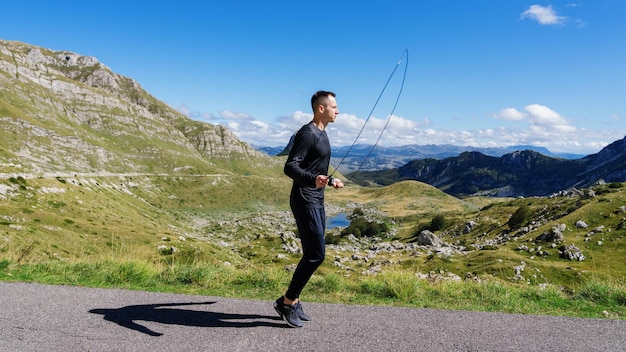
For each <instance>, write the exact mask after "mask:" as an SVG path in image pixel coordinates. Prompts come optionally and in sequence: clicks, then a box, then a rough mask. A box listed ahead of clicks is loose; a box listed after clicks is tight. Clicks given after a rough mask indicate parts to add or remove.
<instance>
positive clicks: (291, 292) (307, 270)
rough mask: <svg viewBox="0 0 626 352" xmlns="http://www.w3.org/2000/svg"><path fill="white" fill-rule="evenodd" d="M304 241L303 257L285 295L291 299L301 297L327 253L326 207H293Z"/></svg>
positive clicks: (301, 237)
mask: <svg viewBox="0 0 626 352" xmlns="http://www.w3.org/2000/svg"><path fill="white" fill-rule="evenodd" d="M291 211H292V212H293V216H294V217H295V218H296V225H297V226H298V232H299V234H300V241H301V243H302V252H303V255H302V258H301V259H300V262H299V263H298V266H297V267H296V271H295V272H294V273H293V277H292V278H291V284H289V289H288V290H287V293H286V294H285V296H286V297H287V298H288V299H290V300H295V299H297V298H299V297H300V293H301V292H302V289H304V286H306V284H307V282H309V279H310V278H311V276H312V275H313V273H314V272H315V270H317V268H319V266H320V265H322V262H324V257H325V255H326V249H325V246H324V232H325V231H326V214H325V212H324V208H307V207H304V206H293V205H292V207H291Z"/></svg>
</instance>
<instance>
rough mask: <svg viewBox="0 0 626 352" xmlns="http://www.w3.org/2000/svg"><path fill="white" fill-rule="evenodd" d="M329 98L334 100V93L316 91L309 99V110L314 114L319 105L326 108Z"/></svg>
mask: <svg viewBox="0 0 626 352" xmlns="http://www.w3.org/2000/svg"><path fill="white" fill-rule="evenodd" d="M329 97H333V98H334V97H335V93H333V92H327V91H325V90H318V91H317V92H316V93H315V94H313V96H312V97H311V108H312V109H313V112H315V110H317V108H318V107H319V106H320V105H323V106H324V107H326V106H327V105H328V100H329Z"/></svg>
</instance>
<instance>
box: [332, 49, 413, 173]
mask: <svg viewBox="0 0 626 352" xmlns="http://www.w3.org/2000/svg"><path fill="white" fill-rule="evenodd" d="M403 59H404V62H405V64H404V72H403V75H402V83H401V84H400V90H399V91H398V94H397V96H396V101H395V103H394V105H393V108H392V109H391V112H390V113H389V116H388V117H387V121H385V125H384V126H383V129H382V130H381V131H380V134H379V135H378V138H377V139H376V142H375V143H374V144H373V145H372V147H371V148H370V150H369V152H368V153H367V154H366V155H365V158H363V161H361V164H359V166H358V167H357V168H356V170H354V171H353V172H352V178H354V176H355V175H356V173H357V172H359V170H360V169H361V167H362V166H363V165H364V164H365V162H366V161H367V159H368V158H369V157H370V155H371V154H372V152H373V151H374V148H376V146H377V145H378V142H379V141H380V138H381V137H382V136H383V133H384V132H385V129H387V125H389V121H390V120H391V116H393V113H394V111H396V107H397V106H398V101H399V100H400V96H401V95H402V89H403V88H404V81H405V80H406V71H407V68H408V67H409V49H404V52H402V55H400V59H398V63H397V64H396V66H395V67H394V68H393V71H391V74H390V75H389V78H387V82H385V86H384V87H383V89H382V90H381V92H380V94H379V95H378V98H377V99H376V102H375V103H374V106H373V107H372V110H370V113H369V115H368V117H367V119H366V120H365V123H364V124H363V126H362V127H361V130H360V131H359V133H358V134H357V136H356V138H355V139H354V142H352V145H351V146H350V148H348V150H347V151H346V154H345V155H344V156H343V158H341V160H340V161H339V164H337V166H335V169H334V171H333V172H332V173H331V174H330V175H329V178H330V177H332V176H333V175H334V174H335V172H337V170H338V169H339V166H341V164H343V162H344V161H345V160H346V158H347V157H348V155H349V154H350V152H351V151H352V148H354V146H355V145H356V142H357V141H358V140H359V137H361V133H363V130H364V129H365V126H366V125H367V123H368V122H369V120H370V118H371V117H372V114H373V113H374V110H375V109H376V106H378V102H379V101H380V99H381V98H382V96H383V94H384V93H385V90H386V89H387V86H388V85H389V82H390V81H391V79H392V78H393V76H394V75H395V74H396V71H397V70H398V67H400V64H401V63H402V61H403ZM346 177H347V176H346ZM350 181H351V179H348V180H347V181H346V182H345V183H344V185H347V184H348V183H349V182H350Z"/></svg>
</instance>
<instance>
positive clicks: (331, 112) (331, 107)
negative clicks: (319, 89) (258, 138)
mask: <svg viewBox="0 0 626 352" xmlns="http://www.w3.org/2000/svg"><path fill="white" fill-rule="evenodd" d="M326 99H327V102H326V104H325V105H324V113H323V115H324V120H325V121H326V122H335V119H336V118H337V115H339V108H338V107H337V100H336V99H335V97H333V96H332V95H330V96H328V97H327V98H326Z"/></svg>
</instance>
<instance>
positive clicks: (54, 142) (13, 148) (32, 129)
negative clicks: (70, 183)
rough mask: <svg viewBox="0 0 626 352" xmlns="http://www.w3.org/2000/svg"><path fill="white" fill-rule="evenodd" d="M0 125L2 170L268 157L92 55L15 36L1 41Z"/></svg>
mask: <svg viewBox="0 0 626 352" xmlns="http://www.w3.org/2000/svg"><path fill="white" fill-rule="evenodd" d="M0 125H1V126H2V129H1V130H0V172H4V173H20V174H25V173H26V174H33V175H45V174H47V173H52V174H54V173H59V172H63V173H94V174H105V173H121V172H123V173H177V172H179V173H180V172H185V173H187V174H201V173H216V172H221V171H224V170H223V169H222V168H223V166H221V165H224V163H233V162H237V161H238V160H245V161H246V162H249V163H251V164H253V165H254V164H255V163H258V164H263V163H267V160H268V159H269V158H268V157H267V156H266V155H265V154H264V153H261V152H259V151H257V150H255V149H254V148H252V147H251V146H250V145H248V144H247V143H244V142H242V141H240V140H239V139H238V138H237V137H236V136H235V135H234V134H233V133H232V132H231V131H230V130H228V129H227V128H226V127H223V126H215V125H210V124H207V123H203V122H199V121H195V120H191V119H189V118H187V117H186V116H184V115H182V114H180V113H179V112H177V111H176V110H174V109H172V108H171V107H169V106H168V105H166V104H164V103H163V102H161V101H159V100H157V99H156V98H154V97H153V96H151V95H150V94H148V93H147V92H146V91H144V90H143V89H142V88H141V86H140V85H139V84H138V83H137V82H135V81H134V80H133V79H131V78H128V77H124V76H121V75H119V74H116V73H114V72H112V71H111V70H110V69H109V68H108V67H107V66H106V65H104V64H103V63H101V62H99V61H98V60H97V59H96V58H94V57H89V56H82V55H79V54H76V53H72V52H68V51H54V50H50V49H45V48H41V47H37V46H32V45H28V44H24V43H21V42H15V41H5V40H0ZM226 169H229V167H226Z"/></svg>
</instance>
